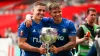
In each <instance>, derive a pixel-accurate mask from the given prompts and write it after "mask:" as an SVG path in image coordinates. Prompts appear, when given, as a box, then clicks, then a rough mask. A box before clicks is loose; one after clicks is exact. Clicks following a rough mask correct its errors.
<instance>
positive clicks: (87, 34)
mask: <svg viewBox="0 0 100 56" xmlns="http://www.w3.org/2000/svg"><path fill="white" fill-rule="evenodd" d="M90 35H91V34H90V32H87V33H86V35H84V39H85V40H89V39H90Z"/></svg>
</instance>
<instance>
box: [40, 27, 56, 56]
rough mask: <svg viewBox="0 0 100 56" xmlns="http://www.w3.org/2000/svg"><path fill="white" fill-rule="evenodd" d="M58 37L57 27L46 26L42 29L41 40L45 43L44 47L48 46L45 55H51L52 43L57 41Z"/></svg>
mask: <svg viewBox="0 0 100 56" xmlns="http://www.w3.org/2000/svg"><path fill="white" fill-rule="evenodd" d="M57 37H58V34H57V30H56V29H55V28H50V27H44V28H42V30H41V35H40V40H41V41H42V43H43V47H44V48H46V51H47V53H46V54H45V55H43V56H50V53H49V49H50V45H52V44H53V43H55V42H56V40H57Z"/></svg>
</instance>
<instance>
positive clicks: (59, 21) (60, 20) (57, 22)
mask: <svg viewBox="0 0 100 56" xmlns="http://www.w3.org/2000/svg"><path fill="white" fill-rule="evenodd" d="M61 22H62V18H61V19H59V20H58V21H56V20H54V23H56V24H60V23H61Z"/></svg>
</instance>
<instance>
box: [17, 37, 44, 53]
mask: <svg viewBox="0 0 100 56" xmlns="http://www.w3.org/2000/svg"><path fill="white" fill-rule="evenodd" d="M26 40H27V38H20V37H19V38H18V45H19V48H21V49H23V50H26V51H31V52H39V53H41V54H44V53H46V51H44V50H45V49H44V48H42V47H40V48H37V47H34V46H31V45H29V44H28V43H26Z"/></svg>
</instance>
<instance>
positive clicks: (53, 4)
mask: <svg viewBox="0 0 100 56" xmlns="http://www.w3.org/2000/svg"><path fill="white" fill-rule="evenodd" d="M60 6H61V5H60V4H59V3H57V2H51V3H49V4H48V5H47V7H48V10H52V9H56V8H60Z"/></svg>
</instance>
